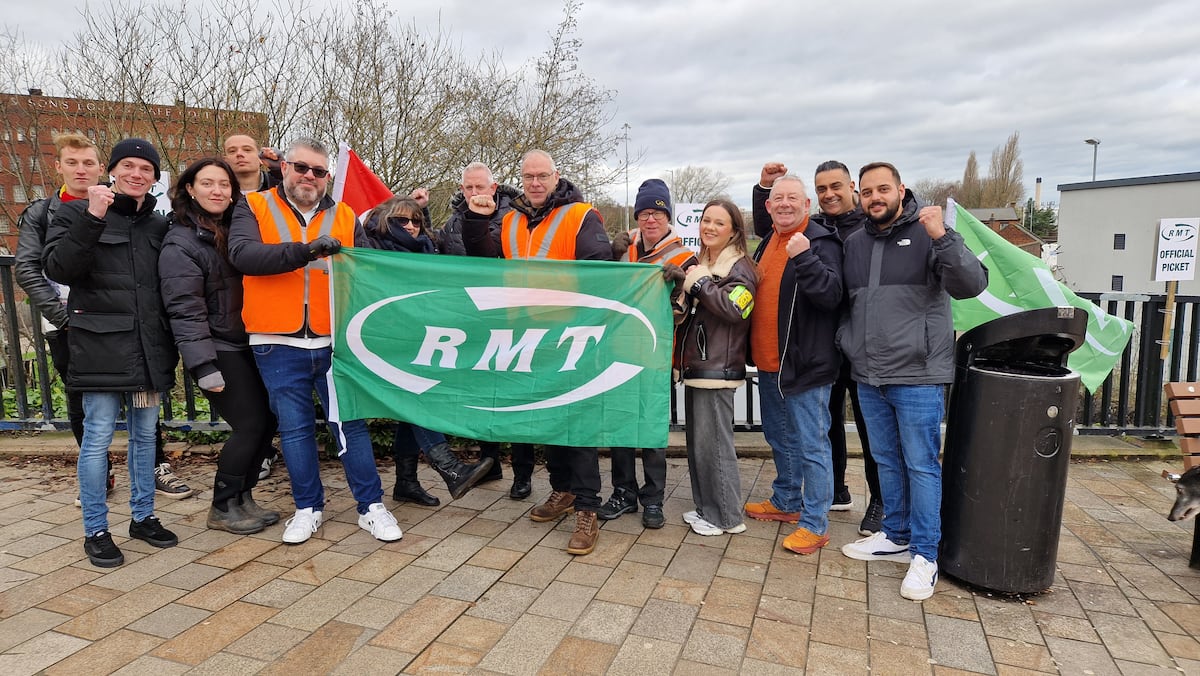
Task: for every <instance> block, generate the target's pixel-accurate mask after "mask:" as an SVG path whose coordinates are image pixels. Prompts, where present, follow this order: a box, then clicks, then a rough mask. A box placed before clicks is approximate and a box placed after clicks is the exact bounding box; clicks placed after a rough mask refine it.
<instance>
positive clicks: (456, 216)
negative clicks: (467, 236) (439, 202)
mask: <svg viewBox="0 0 1200 676" xmlns="http://www.w3.org/2000/svg"><path fill="white" fill-rule="evenodd" d="M520 196H521V191H520V190H517V189H516V188H514V187H512V186H510V185H504V184H501V185H499V186H497V187H496V193H495V194H494V195H492V199H494V200H496V213H494V214H492V218H491V224H490V226H489V230H492V231H495V232H496V233H497V234H499V232H500V224H501V222H502V221H503V220H504V214H507V213H508V212H509V210H510V209H512V201H513V200H514V199H516V198H518V197H520ZM450 208H451V209H452V210H453V211H452V212H451V213H450V218H448V219H446V225H444V226H442V229H441V230H439V231H438V232H437V234H438V236H439V237H440V238H441V241H440V244H439V246H438V248H439V249H440V250H441V252H442V253H444V254H450V255H453V256H466V255H467V248H466V246H465V245H463V236H462V231H463V219H465V218H466V213H467V211H469V209H468V208H467V198H466V197H464V196H463V193H462V191H461V190H459V191H458V192H456V193H454V197H451V198H450ZM427 211H428V210H427Z"/></svg>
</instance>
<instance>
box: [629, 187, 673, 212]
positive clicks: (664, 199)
mask: <svg viewBox="0 0 1200 676" xmlns="http://www.w3.org/2000/svg"><path fill="white" fill-rule="evenodd" d="M645 209H658V210H659V211H665V212H667V218H670V217H671V191H670V190H668V189H667V184H666V183H663V181H662V179H659V178H648V179H646V180H645V181H642V184H641V185H640V186H638V191H637V199H635V200H634V201H633V217H634V218H637V215H638V214H639V213H640V212H642V211H643V210H645Z"/></svg>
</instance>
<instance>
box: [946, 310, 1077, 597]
mask: <svg viewBox="0 0 1200 676" xmlns="http://www.w3.org/2000/svg"><path fill="white" fill-rule="evenodd" d="M1086 333H1087V313H1086V312H1085V311H1083V310H1080V309H1076V308H1074V307H1053V308H1045V309H1041V310H1030V311H1028V312H1020V313H1017V314H1013V315H1009V316H1007V317H1001V318H999V319H995V320H992V321H990V322H987V323H986V324H981V325H979V326H977V327H975V328H974V329H971V330H970V331H967V332H966V333H964V334H963V335H962V337H961V338H959V340H958V348H957V350H956V354H955V379H954V386H953V388H952V389H951V392H950V410H949V412H948V415H947V419H946V445H945V455H944V458H943V462H942V545H941V553H940V555H939V558H938V566H939V568H940V569H941V571H942V572H943V573H945V574H947V575H951V576H953V577H956V578H958V579H960V580H962V581H964V582H967V583H970V584H973V585H977V586H979V587H983V588H985V589H993V590H996V591H1001V592H1007V593H1031V592H1039V591H1043V590H1045V589H1048V588H1049V587H1050V585H1051V584H1052V583H1053V581H1054V564H1055V561H1056V559H1057V557H1058V531H1059V528H1060V527H1061V525H1062V510H1063V498H1064V493H1065V491H1066V484H1067V466H1068V463H1069V462H1070V460H1071V435H1072V433H1073V431H1074V429H1073V428H1074V424H1075V408H1076V404H1077V403H1078V400H1079V374H1077V373H1074V372H1073V371H1071V370H1070V369H1068V368H1067V366H1066V364H1067V355H1068V354H1069V353H1070V352H1071V351H1072V350H1074V349H1075V348H1077V347H1079V345H1081V344H1082V343H1083V341H1084V337H1085V335H1086Z"/></svg>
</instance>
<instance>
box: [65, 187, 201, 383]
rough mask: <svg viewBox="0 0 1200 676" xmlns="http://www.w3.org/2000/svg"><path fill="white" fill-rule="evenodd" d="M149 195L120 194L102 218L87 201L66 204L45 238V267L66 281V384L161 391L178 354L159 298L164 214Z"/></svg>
mask: <svg viewBox="0 0 1200 676" xmlns="http://www.w3.org/2000/svg"><path fill="white" fill-rule="evenodd" d="M154 204H155V202H154V197H153V196H152V195H147V196H146V198H145V200H144V201H143V202H142V206H141V208H140V209H139V208H137V205H136V203H135V202H134V201H133V199H132V198H130V197H128V196H125V195H117V196H116V199H115V200H114V201H113V203H112V205H111V206H110V207H109V208H108V213H107V214H106V215H105V217H104V218H103V219H99V218H96V217H95V216H93V215H91V214H90V213H88V212H87V207H88V202H87V200H74V201H71V202H67V203H66V204H63V205H62V207H60V208H59V210H58V213H56V214H55V215H54V220H53V221H52V222H51V223H50V230H49V232H48V233H47V235H46V249H45V252H44V259H43V264H44V265H45V269H46V274H47V275H48V276H49V277H50V278H51V279H53V280H55V281H57V282H61V283H63V284H69V285H70V286H71V294H70V296H69V298H68V301H67V312H68V313H69V314H70V324H71V330H70V332H69V333H68V336H69V339H68V344H69V345H70V349H71V367H70V369H69V373H68V374H67V384H68V385H69V386H70V387H72V388H74V389H77V390H85V391H100V392H132V391H148V392H162V391H165V390H169V389H170V388H171V387H172V386H173V385H174V384H175V364H176V362H177V361H178V359H179V355H178V354H177V353H176V351H175V340H174V338H172V337H171V329H170V327H169V326H168V322H167V312H166V309H165V308H164V307H163V303H162V296H161V295H159V279H158V252H159V250H160V249H161V248H162V241H163V236H164V235H165V234H166V231H167V219H166V217H164V216H163V215H161V214H158V213H156V212H155V211H154Z"/></svg>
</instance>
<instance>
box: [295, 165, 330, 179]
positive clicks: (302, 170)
mask: <svg viewBox="0 0 1200 676" xmlns="http://www.w3.org/2000/svg"><path fill="white" fill-rule="evenodd" d="M288 166H290V167H291V168H292V171H294V172H296V173H297V174H300V175H301V176H303V175H305V174H307V173H308V172H310V171H311V172H312V175H313V177H314V178H325V177H326V176H328V175H329V170H328V169H325V168H323V167H313V166H309V165H307V164H305V163H303V162H288Z"/></svg>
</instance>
